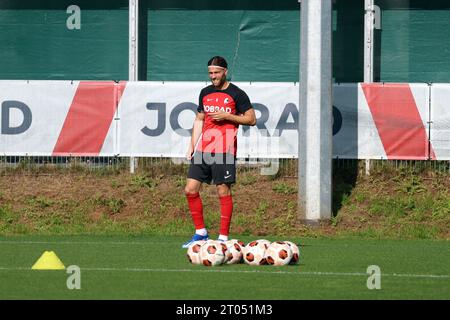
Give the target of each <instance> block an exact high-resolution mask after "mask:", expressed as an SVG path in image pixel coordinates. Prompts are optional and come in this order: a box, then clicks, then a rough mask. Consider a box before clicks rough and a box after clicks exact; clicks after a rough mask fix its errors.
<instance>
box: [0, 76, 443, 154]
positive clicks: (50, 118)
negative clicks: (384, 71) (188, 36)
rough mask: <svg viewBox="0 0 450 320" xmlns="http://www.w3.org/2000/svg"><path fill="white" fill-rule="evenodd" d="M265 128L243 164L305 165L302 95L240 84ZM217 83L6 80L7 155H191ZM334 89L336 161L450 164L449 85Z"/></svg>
mask: <svg viewBox="0 0 450 320" xmlns="http://www.w3.org/2000/svg"><path fill="white" fill-rule="evenodd" d="M234 84H235V85H237V86H239V87H240V88H241V89H243V90H244V91H245V92H246V93H247V95H248V96H249V98H250V101H251V103H252V105H253V107H254V109H255V113H256V117H257V124H256V126H253V127H248V126H240V127H239V131H238V149H237V155H238V157H239V158H243V157H245V158H296V157H297V150H298V145H297V143H298V136H297V132H298V123H299V121H298V116H299V107H298V101H299V98H298V97H299V87H298V84H295V83H279V82H258V83H248V82H235V83H234ZM207 85H209V83H207V82H165V83H162V82H119V83H115V82H112V81H105V82H102V81H97V82H95V81H90V82H89V81H79V82H76V81H74V82H71V81H0V154H2V155H35V156H49V155H51V156H112V155H115V156H144V157H145V156H152V157H155V156H156V157H184V156H185V153H186V150H187V146H188V144H189V140H190V135H191V128H192V126H193V122H194V119H195V115H196V112H197V111H196V110H197V106H198V97H199V94H200V91H201V89H202V88H204V87H205V86H207ZM431 97H432V99H431V120H432V121H431V123H432V125H431V144H430V139H429V131H428V130H429V121H430V111H429V110H430V86H429V85H427V84H389V83H372V84H368V83H358V84H357V83H349V84H345V83H344V84H335V85H334V86H333V156H334V157H339V158H358V159H429V158H431V159H436V158H437V159H450V138H449V136H450V134H449V133H450V124H449V123H450V120H449V119H450V116H449V115H450V108H447V107H446V101H448V100H449V98H450V85H449V84H436V85H435V84H433V85H432V86H431Z"/></svg>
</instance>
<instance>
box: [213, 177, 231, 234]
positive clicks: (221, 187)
mask: <svg viewBox="0 0 450 320" xmlns="http://www.w3.org/2000/svg"><path fill="white" fill-rule="evenodd" d="M217 195H218V196H219V201H220V232H219V233H220V234H219V240H223V241H226V240H228V234H229V232H230V224H231V216H232V214H233V199H232V197H231V185H229V184H225V183H222V184H218V185H217Z"/></svg>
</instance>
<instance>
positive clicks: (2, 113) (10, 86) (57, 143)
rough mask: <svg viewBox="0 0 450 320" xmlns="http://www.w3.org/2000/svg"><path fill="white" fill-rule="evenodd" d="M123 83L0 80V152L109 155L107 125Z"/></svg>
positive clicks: (111, 134)
mask: <svg viewBox="0 0 450 320" xmlns="http://www.w3.org/2000/svg"><path fill="white" fill-rule="evenodd" d="M122 86H123V84H116V83H114V82H87V81H82V82H80V81H0V108H1V109H0V118H1V119H0V125H1V127H0V154H4V155H30V156H107V155H111V156H112V155H115V154H117V152H116V151H115V140H116V125H115V123H114V121H113V117H114V113H115V112H116V109H117V103H116V101H117V98H118V96H119V95H120V94H119V92H120V88H121V87H122Z"/></svg>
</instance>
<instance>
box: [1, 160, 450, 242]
mask: <svg viewBox="0 0 450 320" xmlns="http://www.w3.org/2000/svg"><path fill="white" fill-rule="evenodd" d="M173 168H175V166H173V167H172V169H167V168H164V169H161V168H160V169H154V168H151V169H148V168H147V169H143V170H142V171H140V172H139V173H137V174H135V175H130V174H129V173H127V172H126V170H116V171H113V170H110V171H108V170H91V171H89V170H82V169H80V170H65V171H60V170H54V171H49V172H47V171H46V172H45V174H43V171H42V170H41V171H37V173H36V172H33V171H26V170H23V171H20V170H18V171H17V172H9V173H8V174H6V175H1V176H0V234H1V235H18V234H36V235H44V234H47V235H48V234H61V235H63V234H64V235H67V234H72V235H77V234H117V235H120V234H128V235H130V234H134V235H139V234H154V235H164V234H168V235H182V236H188V235H190V234H191V233H192V221H191V217H190V215H189V210H188V206H187V202H186V199H185V197H184V194H183V189H184V185H185V172H184V169H181V170H180V167H179V166H178V167H176V168H177V169H176V170H173ZM449 190H450V173H449V172H448V171H446V172H443V171H439V170H433V169H423V168H415V167H411V166H404V167H399V168H395V167H393V166H378V167H375V168H374V169H372V171H371V175H370V176H366V175H365V174H364V173H363V168H359V167H357V166H350V167H347V168H342V167H341V168H336V169H335V170H334V181H333V217H332V219H331V220H330V221H328V222H323V223H321V225H320V226H319V227H309V226H305V225H303V224H302V223H301V222H300V221H298V219H297V216H298V215H297V178H295V177H289V175H286V174H285V172H283V167H282V168H281V171H279V174H277V175H275V176H262V175H260V174H259V172H258V171H256V170H250V169H249V170H243V171H242V172H240V173H239V174H238V183H237V184H236V185H235V186H234V187H233V197H234V215H233V223H232V229H231V233H232V234H235V235H243V236H246V235H248V236H261V237H262V236H266V235H271V236H283V237H288V236H296V237H358V238H375V239H378V238H391V239H425V238H426V239H450V191H449ZM201 194H202V199H203V205H204V210H205V220H206V224H207V226H208V227H209V229H210V230H211V233H212V234H213V235H215V234H217V231H218V229H219V216H220V213H219V204H218V200H217V196H216V193H215V188H214V187H213V186H207V185H205V186H204V188H203V190H202V191H201Z"/></svg>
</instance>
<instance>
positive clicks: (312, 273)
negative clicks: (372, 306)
mask: <svg viewBox="0 0 450 320" xmlns="http://www.w3.org/2000/svg"><path fill="white" fill-rule="evenodd" d="M2 270H4V271H20V270H32V269H31V267H30V268H23V267H17V268H8V267H0V271H2ZM80 270H81V271H83V270H85V271H114V272H206V273H253V274H283V275H294V276H302V275H305V276H353V277H354V276H357V277H362V276H365V277H367V276H369V274H368V273H363V272H322V271H300V272H288V271H263V270H223V269H216V268H213V269H203V270H201V269H163V268H101V267H100V268H89V267H87V268H83V267H80ZM33 271H34V270H33ZM381 277H406V278H435V279H450V275H446V274H408V273H381Z"/></svg>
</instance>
